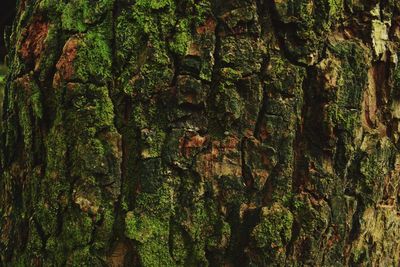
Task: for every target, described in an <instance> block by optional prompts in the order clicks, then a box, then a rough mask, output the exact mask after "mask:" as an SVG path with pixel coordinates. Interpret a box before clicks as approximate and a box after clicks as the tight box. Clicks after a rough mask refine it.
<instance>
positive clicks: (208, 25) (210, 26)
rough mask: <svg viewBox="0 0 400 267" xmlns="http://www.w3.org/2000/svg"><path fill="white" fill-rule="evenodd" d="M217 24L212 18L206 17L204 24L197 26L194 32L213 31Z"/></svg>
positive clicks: (205, 32)
mask: <svg viewBox="0 0 400 267" xmlns="http://www.w3.org/2000/svg"><path fill="white" fill-rule="evenodd" d="M216 26H217V22H216V21H215V20H214V19H213V18H208V19H207V20H206V22H205V23H204V25H202V26H200V27H198V28H197V29H196V32H197V33H198V34H207V33H213V32H215V27H216Z"/></svg>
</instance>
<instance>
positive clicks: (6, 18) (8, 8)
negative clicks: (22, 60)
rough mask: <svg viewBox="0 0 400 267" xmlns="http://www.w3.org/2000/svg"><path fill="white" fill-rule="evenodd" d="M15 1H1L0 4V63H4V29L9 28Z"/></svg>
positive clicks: (13, 13)
mask: <svg viewBox="0 0 400 267" xmlns="http://www.w3.org/2000/svg"><path fill="white" fill-rule="evenodd" d="M16 5H17V0H1V2H0V35H1V36H0V37H1V39H0V40H1V41H0V63H3V62H4V56H5V55H6V53H7V51H6V48H5V43H4V29H5V28H6V26H11V25H12V22H13V19H14V16H15V7H16Z"/></svg>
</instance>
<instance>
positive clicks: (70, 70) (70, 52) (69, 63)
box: [54, 37, 79, 84]
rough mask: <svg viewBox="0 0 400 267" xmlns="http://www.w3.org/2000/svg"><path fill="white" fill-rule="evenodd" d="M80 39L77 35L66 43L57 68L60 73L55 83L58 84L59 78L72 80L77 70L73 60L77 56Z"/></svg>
mask: <svg viewBox="0 0 400 267" xmlns="http://www.w3.org/2000/svg"><path fill="white" fill-rule="evenodd" d="M78 44H79V39H78V38H77V37H71V38H70V39H69V40H68V41H67V42H66V43H65V45H64V48H63V53H62V55H61V57H60V59H59V61H58V62H57V65H56V68H57V70H58V72H59V75H56V76H55V77H54V78H55V80H56V81H55V83H56V84H58V81H57V79H61V78H62V79H64V80H65V81H68V80H70V79H71V78H72V77H73V75H74V73H75V71H74V66H73V61H74V60H75V58H76V54H77V50H78Z"/></svg>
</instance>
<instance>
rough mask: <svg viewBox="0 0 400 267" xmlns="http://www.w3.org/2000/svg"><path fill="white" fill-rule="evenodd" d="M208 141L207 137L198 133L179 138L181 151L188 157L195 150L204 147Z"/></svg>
mask: <svg viewBox="0 0 400 267" xmlns="http://www.w3.org/2000/svg"><path fill="white" fill-rule="evenodd" d="M206 141H207V138H206V137H205V136H201V135H198V134H195V135H192V136H189V137H187V136H185V137H182V138H181V139H180V140H179V151H181V154H182V155H184V156H185V157H186V158H188V157H190V155H191V154H192V151H193V150H197V149H199V148H201V147H203V146H204V144H205V143H206Z"/></svg>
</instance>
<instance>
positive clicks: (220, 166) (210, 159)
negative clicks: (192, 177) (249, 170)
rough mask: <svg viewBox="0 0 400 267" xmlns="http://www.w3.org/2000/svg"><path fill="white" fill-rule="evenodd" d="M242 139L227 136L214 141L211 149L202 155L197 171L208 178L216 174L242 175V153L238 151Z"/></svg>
mask: <svg viewBox="0 0 400 267" xmlns="http://www.w3.org/2000/svg"><path fill="white" fill-rule="evenodd" d="M239 144H240V140H239V139H238V138H237V137H227V138H225V139H224V140H222V141H213V142H212V143H211V151H209V152H208V153H206V154H203V155H201V156H200V158H199V160H198V165H197V171H198V172H199V173H200V174H201V175H202V177H205V178H206V179H212V178H213V177H214V176H231V177H241V176H242V164H241V155H240V153H238V151H240V149H239Z"/></svg>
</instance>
